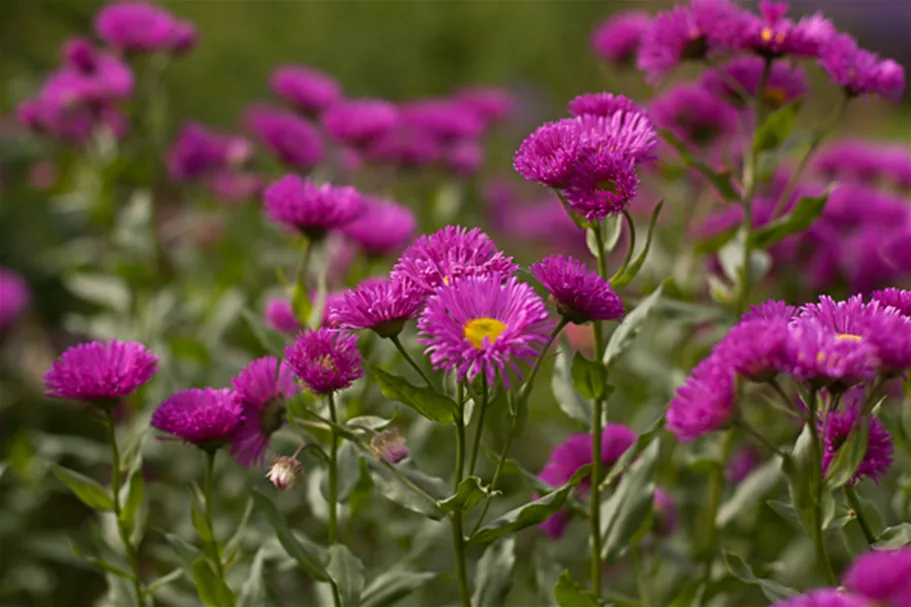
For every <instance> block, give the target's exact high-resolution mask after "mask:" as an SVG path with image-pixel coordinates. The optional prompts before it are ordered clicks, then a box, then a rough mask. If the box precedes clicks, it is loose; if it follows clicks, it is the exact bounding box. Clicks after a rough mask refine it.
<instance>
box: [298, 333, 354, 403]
mask: <svg viewBox="0 0 911 607" xmlns="http://www.w3.org/2000/svg"><path fill="white" fill-rule="evenodd" d="M285 357H286V358H287V359H288V363H289V364H290V365H291V367H292V368H293V369H294V373H295V374H296V375H297V376H298V377H299V378H301V380H303V382H304V384H305V385H306V386H307V388H309V389H310V391H311V392H313V393H314V394H316V395H318V396H321V395H323V394H328V393H330V392H335V391H337V390H344V389H345V388H347V387H348V386H350V385H351V384H353V383H354V382H355V381H357V380H358V379H360V377H361V375H363V374H364V370H363V369H362V363H363V360H362V359H361V354H360V352H358V350H357V336H356V335H353V334H351V333H348V332H347V331H341V330H338V329H327V328H320V329H317V330H315V331H314V330H309V329H308V330H304V331H303V332H301V334H300V335H298V336H297V340H296V341H295V342H294V343H293V344H291V345H290V346H288V348H287V349H286V350H285Z"/></svg>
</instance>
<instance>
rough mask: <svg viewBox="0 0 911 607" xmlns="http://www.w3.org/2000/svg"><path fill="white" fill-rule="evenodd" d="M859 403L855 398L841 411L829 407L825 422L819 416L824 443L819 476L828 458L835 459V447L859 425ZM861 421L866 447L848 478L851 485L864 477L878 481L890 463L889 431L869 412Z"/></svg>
mask: <svg viewBox="0 0 911 607" xmlns="http://www.w3.org/2000/svg"><path fill="white" fill-rule="evenodd" d="M860 406H861V403H860V402H855V403H853V404H851V405H849V406H848V407H847V408H846V410H844V411H830V412H829V414H828V416H827V417H826V420H825V422H824V421H823V420H820V421H819V423H818V424H817V425H818V426H819V431H820V433H821V434H822V439H823V447H824V451H823V456H822V472H823V476H825V473H826V471H827V470H828V469H829V465H830V464H831V463H832V460H833V459H835V455H836V454H837V453H838V450H839V449H840V448H841V446H842V445H843V444H844V443H845V441H846V440H848V436H849V435H850V434H851V431H852V430H853V429H854V427H855V426H857V427H860V424H861V420H858V412H859V410H860ZM865 423H866V425H867V437H868V438H867V450H866V451H865V452H864V457H863V459H862V460H861V461H860V464H859V465H858V466H857V470H856V471H855V472H854V476H852V477H851V480H850V481H848V482H849V483H850V484H852V485H854V484H857V483H859V482H860V481H861V480H863V479H864V478H869V479H870V480H873V481H875V482H879V479H881V478H882V477H883V476H885V475H886V472H888V471H889V466H891V465H892V435H891V434H889V431H888V430H886V427H885V426H884V425H883V423H882V422H881V421H880V420H879V419H877V418H876V417H873V416H872V415H870V416H868V417H867V419H866V420H865ZM858 431H859V430H858Z"/></svg>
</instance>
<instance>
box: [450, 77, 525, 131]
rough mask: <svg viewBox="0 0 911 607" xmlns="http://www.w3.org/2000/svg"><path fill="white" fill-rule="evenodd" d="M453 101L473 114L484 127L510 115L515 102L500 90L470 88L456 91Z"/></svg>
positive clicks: (508, 94) (510, 96)
mask: <svg viewBox="0 0 911 607" xmlns="http://www.w3.org/2000/svg"><path fill="white" fill-rule="evenodd" d="M455 100H456V101H457V102H458V103H460V104H461V105H462V106H463V107H465V108H466V109H467V110H468V111H470V112H472V113H473V114H475V115H476V116H477V117H478V118H480V119H481V121H482V122H483V123H484V124H485V125H490V124H492V123H494V122H500V121H501V120H505V119H507V118H509V116H510V115H511V114H512V112H513V109H514V106H515V101H514V100H513V97H512V95H511V94H510V93H509V92H508V91H506V90H504V89H500V88H495V87H485V86H471V87H466V88H462V89H459V90H458V91H456V94H455Z"/></svg>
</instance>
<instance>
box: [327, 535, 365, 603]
mask: <svg viewBox="0 0 911 607" xmlns="http://www.w3.org/2000/svg"><path fill="white" fill-rule="evenodd" d="M326 572H327V573H328V574H329V577H331V578H332V582H333V583H334V584H335V587H336V588H338V593H339V597H340V598H341V599H342V607H358V605H360V604H361V591H362V590H364V584H365V583H366V578H365V577H364V565H363V563H361V561H360V560H359V559H358V558H357V557H356V556H354V554H352V553H351V551H350V550H348V547H347V546H345V545H343V544H333V545H332V546H329V564H328V565H327V566H326Z"/></svg>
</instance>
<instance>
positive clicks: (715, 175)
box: [658, 129, 740, 200]
mask: <svg viewBox="0 0 911 607" xmlns="http://www.w3.org/2000/svg"><path fill="white" fill-rule="evenodd" d="M658 134H659V135H661V137H662V138H663V139H664V140H665V141H667V142H668V144H670V146H671V147H673V148H674V149H675V150H677V153H678V154H680V159H681V160H683V162H684V163H685V164H686V165H687V166H691V167H693V168H694V169H696V170H697V171H699V173H701V174H702V176H703V177H705V178H706V179H707V180H708V181H709V183H711V184H712V185H713V186H714V187H715V189H716V190H718V193H719V194H721V196H722V198H724V199H725V200H740V194H739V193H738V192H737V190H736V189H735V188H734V183H733V181H732V180H731V174H730V173H729V172H725V173H719V172H717V171H714V170H712V169H711V168H709V166H708V165H707V164H705V163H704V162H702V161H701V160H699V159H697V158H695V157H694V156H693V155H692V154H690V151H689V149H688V148H687V145H686V144H685V143H683V142H682V141H680V140H679V139H677V137H676V136H675V135H674V134H673V133H671V132H670V131H668V130H665V129H659V130H658Z"/></svg>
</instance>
